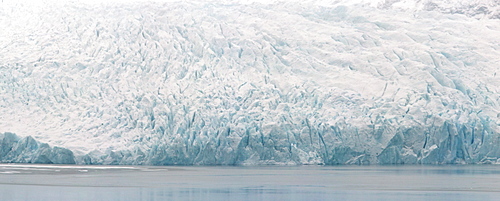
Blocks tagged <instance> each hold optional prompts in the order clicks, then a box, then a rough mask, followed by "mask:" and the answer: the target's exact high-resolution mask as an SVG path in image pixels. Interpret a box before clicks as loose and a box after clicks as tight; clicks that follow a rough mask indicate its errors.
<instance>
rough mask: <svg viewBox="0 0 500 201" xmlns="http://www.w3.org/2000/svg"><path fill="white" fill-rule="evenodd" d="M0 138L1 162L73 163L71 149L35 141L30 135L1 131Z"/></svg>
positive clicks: (73, 158) (73, 157)
mask: <svg viewBox="0 0 500 201" xmlns="http://www.w3.org/2000/svg"><path fill="white" fill-rule="evenodd" d="M0 139H1V140H0V143H1V147H0V162H2V163H43V164H49V163H56V164H75V156H74V155H73V152H72V151H70V150H68V149H65V148H61V147H50V146H49V145H48V144H47V143H40V142H37V141H36V140H35V139H33V137H31V136H28V137H24V138H20V137H18V136H17V135H16V134H13V133H2V134H0Z"/></svg>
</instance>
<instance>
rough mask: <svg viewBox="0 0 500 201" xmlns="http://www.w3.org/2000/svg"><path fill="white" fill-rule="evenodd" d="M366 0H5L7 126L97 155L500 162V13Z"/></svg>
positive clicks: (2, 89)
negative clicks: (30, 0)
mask: <svg viewBox="0 0 500 201" xmlns="http://www.w3.org/2000/svg"><path fill="white" fill-rule="evenodd" d="M353 2H355V1H353ZM360 2H361V3H360ZM381 2H382V1H381ZM394 2H396V1H394ZM398 2H399V1H398ZM401 2H403V1H400V3H401ZM436 2H437V1H436ZM362 3H363V2H362V1H361V0H359V1H358V3H352V2H351V3H347V2H327V3H325V2H321V1H317V2H310V3H297V2H295V3H284V2H274V3H272V2H271V3H265V4H262V3H258V2H247V3H238V2H227V3H216V2H213V3H207V2H168V3H125V4H104V5H99V4H77V3H66V4H62V3H46V4H43V6H33V5H31V4H22V3H5V4H3V5H2V7H1V8H0V47H1V48H0V114H1V115H0V132H14V133H16V134H18V135H21V136H33V137H34V138H35V139H37V140H38V141H41V142H44V143H48V144H50V145H51V146H59V147H65V148H68V149H70V150H72V151H73V152H74V153H75V155H76V156H77V159H76V160H77V162H78V163H87V164H152V165H166V164H188V165H189V164H208V165H211V164H247V165H252V164H374V163H383V164H385V163H491V162H493V163H495V162H497V159H498V157H500V147H499V143H500V138H499V137H500V128H499V126H500V120H499V119H500V105H499V104H500V94H499V91H500V79H499V76H500V75H497V74H498V73H499V72H498V71H499V63H500V56H499V55H500V39H499V37H498V36H499V35H500V23H499V21H498V19H495V18H493V17H491V18H488V17H485V18H482V19H480V20H479V19H478V18H477V17H474V16H472V17H469V16H470V15H462V14H456V13H457V12H455V14H449V13H447V12H441V11H440V10H431V11H428V10H426V9H413V10H408V9H400V8H396V7H395V6H396V3H394V4H393V6H385V7H380V6H379V4H377V5H375V6H366V5H368V4H362ZM398 5H399V4H398ZM443 5H444V4H443ZM408 8H409V7H408ZM491 8H494V7H491Z"/></svg>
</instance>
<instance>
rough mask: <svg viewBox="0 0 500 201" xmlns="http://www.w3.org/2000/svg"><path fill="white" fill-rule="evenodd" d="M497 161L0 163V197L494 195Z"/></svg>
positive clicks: (499, 180) (499, 192)
mask: <svg viewBox="0 0 500 201" xmlns="http://www.w3.org/2000/svg"><path fill="white" fill-rule="evenodd" d="M498 169H499V168H498V167H497V166H347V167H346V166H338V167H337V166H336V167H322V166H315V167H117V166H27V165H24V166H20V165H0V200H402V199H404V200H495V199H496V198H498V196H500V171H499V170H498Z"/></svg>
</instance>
